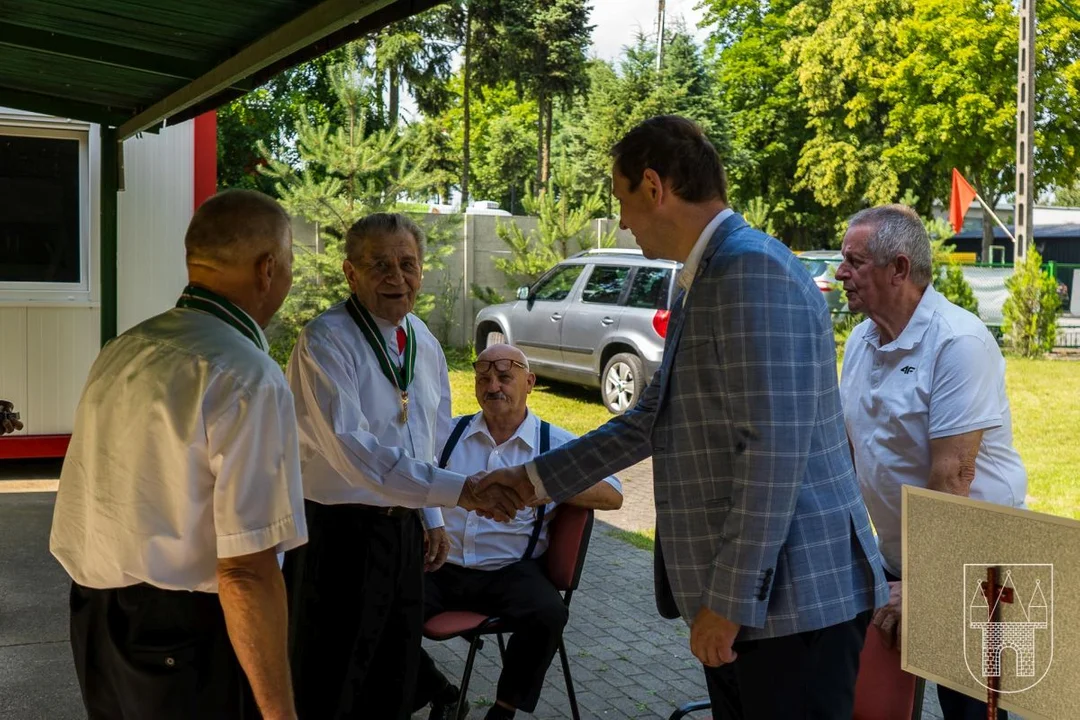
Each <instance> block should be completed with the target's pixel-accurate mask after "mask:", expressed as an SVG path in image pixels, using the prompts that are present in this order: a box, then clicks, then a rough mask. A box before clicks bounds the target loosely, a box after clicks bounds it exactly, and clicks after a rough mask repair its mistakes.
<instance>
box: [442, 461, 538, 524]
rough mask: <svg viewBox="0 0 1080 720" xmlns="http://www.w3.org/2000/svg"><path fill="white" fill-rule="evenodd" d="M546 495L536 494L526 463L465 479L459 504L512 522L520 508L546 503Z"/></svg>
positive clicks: (491, 517) (482, 513) (473, 510)
mask: <svg viewBox="0 0 1080 720" xmlns="http://www.w3.org/2000/svg"><path fill="white" fill-rule="evenodd" d="M546 502H547V499H546V498H538V497H536V490H535V489H534V488H533V484H532V482H531V481H530V480H529V474H528V473H527V472H526V471H525V467H524V466H522V465H519V466H517V467H512V468H503V469H500V470H494V471H492V472H490V473H477V474H476V475H473V476H471V477H470V478H469V479H467V480H466V481H465V485H464V486H463V487H462V489H461V497H460V498H458V507H462V508H464V509H466V510H470V511H472V512H475V513H476V514H477V515H480V516H481V517H486V518H489V519H492V520H496V521H498V522H509V521H510V520H511V519H513V518H514V516H515V515H517V512H518V510H524V509H525V508H527V507H535V506H537V505H543V504H544V503H546Z"/></svg>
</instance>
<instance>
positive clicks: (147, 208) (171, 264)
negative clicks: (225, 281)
mask: <svg viewBox="0 0 1080 720" xmlns="http://www.w3.org/2000/svg"><path fill="white" fill-rule="evenodd" d="M5 127H7V128H23V129H25V128H36V129H39V130H46V131H48V130H53V131H56V130H59V131H64V132H77V133H85V138H86V145H85V147H86V162H85V165H84V168H83V171H84V172H85V178H86V183H87V190H88V192H87V193H86V202H85V205H84V213H85V217H84V218H83V224H84V233H85V235H86V244H85V247H84V255H83V266H84V268H85V283H84V284H83V285H82V286H80V287H77V288H74V289H66V290H64V291H57V290H55V289H49V288H37V287H35V288H29V287H25V286H20V285H18V284H0V345H2V347H3V352H2V353H0V398H3V399H5V400H10V401H11V402H13V403H14V404H15V406H16V408H17V410H18V411H19V412H20V413H21V418H22V421H23V424H24V426H25V427H24V429H23V430H22V431H21V432H20V433H19V434H22V435H64V434H70V433H71V431H72V429H73V425H74V413H75V408H76V406H77V405H78V401H79V397H80V395H81V392H82V388H83V385H84V384H85V382H86V377H87V373H88V372H89V369H90V366H91V365H92V364H93V361H94V359H95V358H96V357H97V354H98V351H99V350H100V347H101V339H100V330H101V310H100V299H101V274H100V266H99V263H98V258H99V253H100V228H99V225H100V195H101V193H100V175H101V172H100V167H101V165H100V161H101V147H100V128H99V127H98V126H97V125H92V124H87V123H79V122H74V121H70V120H65V119H60V118H49V117H45V116H41V115H34V114H32V113H26V112H21V111H15V110H8V109H5V108H0V132H3V130H4V128H5ZM193 150H194V122H193V121H189V122H186V123H182V124H180V125H177V126H175V127H173V128H168V129H165V130H163V131H162V132H161V133H160V134H157V135H154V134H150V133H144V134H143V135H142V136H141V137H138V138H133V139H131V140H128V141H127V142H125V143H124V156H123V161H124V169H125V177H124V185H125V188H126V189H125V190H124V191H123V192H121V193H120V195H119V207H118V238H117V243H118V257H117V271H118V272H117V301H118V305H119V310H118V317H117V327H118V332H124V331H125V330H127V329H129V328H130V327H132V326H133V325H135V324H137V323H138V322H140V321H142V320H144V319H146V318H148V317H151V316H152V315H155V314H157V313H160V312H162V311H164V310H166V309H168V308H169V307H171V306H172V305H173V304H174V303H175V302H176V298H177V297H178V296H179V293H180V290H181V289H182V288H183V286H184V283H185V282H186V269H185V266H184V231H185V230H186V228H187V223H188V221H189V220H190V218H191V214H192V205H193V203H194V163H193ZM0 262H3V258H0Z"/></svg>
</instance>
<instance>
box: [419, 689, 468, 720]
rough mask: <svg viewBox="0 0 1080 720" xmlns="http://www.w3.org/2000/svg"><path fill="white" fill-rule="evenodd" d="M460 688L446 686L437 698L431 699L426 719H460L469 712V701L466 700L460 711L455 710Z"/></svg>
mask: <svg viewBox="0 0 1080 720" xmlns="http://www.w3.org/2000/svg"><path fill="white" fill-rule="evenodd" d="M460 692H461V691H460V690H459V689H458V688H456V687H453V686H451V687H448V688H447V689H446V690H444V691H443V692H442V693H440V694H439V696H438V697H437V698H435V699H434V700H432V701H431V713H430V714H429V715H428V720H462V719H463V718H464V717H465V716H466V715H468V714H469V701H468V700H466V701H465V704H464V705H463V706H462V708H461V710H460V712H455V710H457V702H458V695H459V694H460Z"/></svg>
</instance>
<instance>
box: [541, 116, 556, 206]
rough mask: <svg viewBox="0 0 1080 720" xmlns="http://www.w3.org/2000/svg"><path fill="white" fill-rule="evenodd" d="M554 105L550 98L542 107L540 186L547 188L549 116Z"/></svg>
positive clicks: (549, 159) (549, 139)
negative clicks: (542, 133)
mask: <svg viewBox="0 0 1080 720" xmlns="http://www.w3.org/2000/svg"><path fill="white" fill-rule="evenodd" d="M554 105H555V103H554V102H553V101H552V100H551V98H548V99H547V103H546V106H545V107H544V125H545V127H544V152H543V155H542V156H541V163H542V166H541V171H540V184H541V186H543V187H547V181H548V177H550V176H551V115H552V108H553V107H554Z"/></svg>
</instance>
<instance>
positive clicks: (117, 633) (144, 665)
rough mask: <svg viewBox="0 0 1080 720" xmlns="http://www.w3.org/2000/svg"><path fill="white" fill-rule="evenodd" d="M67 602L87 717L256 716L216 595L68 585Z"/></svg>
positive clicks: (188, 718) (160, 719)
mask: <svg viewBox="0 0 1080 720" xmlns="http://www.w3.org/2000/svg"><path fill="white" fill-rule="evenodd" d="M69 602H70V606H71V649H72V653H73V655H74V660H75V673H76V675H77V676H78V678H79V687H80V689H81V690H82V699H83V704H84V705H85V706H86V713H87V716H88V717H89V718H90V720H113V719H116V720H120V719H123V720H142V719H143V718H154V720H174V719H175V720H196V719H200V720H201V719H202V718H215V719H220V720H226V719H227V718H228V719H230V720H231V719H233V718H238V719H246V718H258V717H260V715H259V713H258V711H257V709H256V707H255V702H254V698H253V697H252V695H251V688H250V686H249V685H248V682H247V678H246V676H245V675H244V672H243V669H242V668H241V667H240V663H239V661H238V660H237V659H236V654H235V653H234V652H233V648H232V645H231V644H230V642H229V636H228V632H227V631H226V628H225V615H224V613H223V612H222V610H221V603H220V602H219V600H218V596H217V595H216V594H214V593H196V592H181V591H173V590H161V589H159V588H155V587H151V586H149V585H133V586H131V587H125V588H117V589H108V590H96V589H91V588H86V587H83V586H81V585H79V584H77V583H72V584H71V594H70V598H69Z"/></svg>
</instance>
